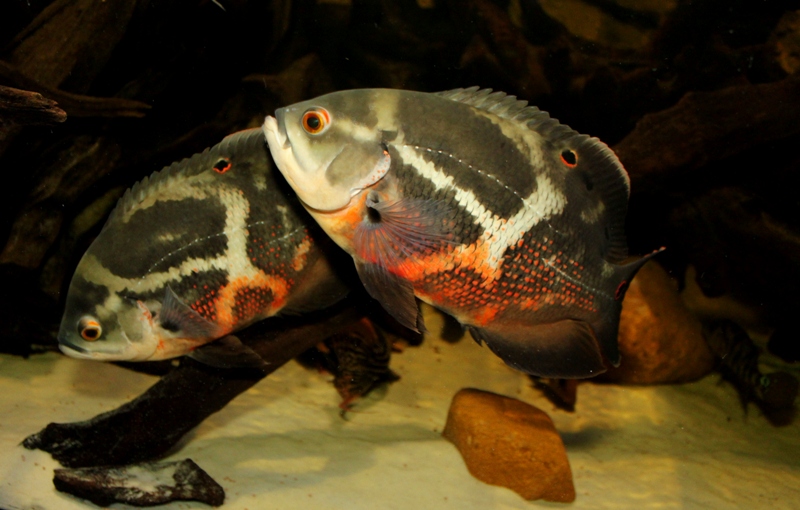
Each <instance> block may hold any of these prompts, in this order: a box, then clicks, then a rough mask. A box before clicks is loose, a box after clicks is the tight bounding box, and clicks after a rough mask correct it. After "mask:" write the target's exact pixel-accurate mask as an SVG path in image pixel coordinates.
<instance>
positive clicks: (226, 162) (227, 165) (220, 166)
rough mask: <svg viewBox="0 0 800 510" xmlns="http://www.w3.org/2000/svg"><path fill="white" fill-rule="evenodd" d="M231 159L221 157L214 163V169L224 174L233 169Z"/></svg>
mask: <svg viewBox="0 0 800 510" xmlns="http://www.w3.org/2000/svg"><path fill="white" fill-rule="evenodd" d="M231 166H233V165H231V160H230V159H228V158H219V161H217V162H216V163H214V171H215V172H217V173H218V174H224V173H225V172H227V171H228V170H230V169H231Z"/></svg>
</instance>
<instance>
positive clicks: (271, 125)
mask: <svg viewBox="0 0 800 510" xmlns="http://www.w3.org/2000/svg"><path fill="white" fill-rule="evenodd" d="M263 129H264V135H266V138H267V140H268V141H269V140H270V134H271V135H272V137H273V138H274V142H275V144H276V145H277V146H278V147H280V148H281V149H284V150H286V149H289V148H290V147H291V146H292V143H291V142H290V141H289V133H288V132H287V131H286V108H279V109H277V110H275V116H274V117H272V116H271V115H268V116H267V118H266V119H264V128H263Z"/></svg>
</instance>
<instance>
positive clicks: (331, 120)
mask: <svg viewBox="0 0 800 510" xmlns="http://www.w3.org/2000/svg"><path fill="white" fill-rule="evenodd" d="M490 92H491V91H488V90H483V91H479V90H477V89H468V90H464V89H458V90H454V91H449V92H443V93H440V94H427V93H419V92H409V91H399V90H381V89H377V90H353V91H343V92H337V93H333V94H329V95H326V96H322V97H319V98H317V99H313V100H310V101H307V102H304V103H298V104H296V105H292V106H289V107H287V108H283V109H280V110H278V111H277V112H276V118H271V117H268V118H267V121H266V122H265V125H264V130H265V133H266V136H267V140H268V142H269V145H270V150H271V151H272V153H273V157H274V159H275V162H276V164H277V165H278V167H279V169H280V170H281V172H282V173H283V174H284V175H285V176H286V178H287V181H288V182H289V183H290V185H291V186H292V187H293V189H294V190H295V191H296V192H297V194H298V196H299V197H300V199H301V201H302V202H303V204H304V205H305V206H306V208H307V209H308V210H309V211H310V212H311V215H312V216H313V217H314V219H315V220H316V221H317V222H318V223H319V224H320V225H321V226H322V227H323V229H325V231H326V232H327V233H328V234H329V235H330V236H331V238H332V239H333V240H334V241H335V242H336V243H337V244H339V245H340V246H342V247H343V248H344V249H345V250H346V251H348V253H350V254H351V255H352V256H353V258H354V260H355V263H356V267H357V269H358V271H359V275H360V277H361V280H362V282H363V283H364V285H365V287H366V289H367V290H368V291H369V292H370V294H371V295H372V296H373V297H375V298H376V299H377V300H378V301H380V302H381V303H382V305H383V306H384V307H385V308H386V309H387V310H388V311H389V312H390V313H392V314H393V315H394V316H395V317H396V318H397V319H398V320H399V321H400V322H401V323H403V324H405V325H406V326H408V327H410V328H412V329H414V328H416V327H417V326H418V309H417V306H416V303H415V301H414V297H415V296H416V297H417V298H419V299H421V300H423V301H425V302H428V303H430V304H432V305H434V306H436V307H438V308H439V309H441V310H443V311H445V312H447V313H448V314H450V315H452V316H453V317H455V318H456V319H458V320H459V322H461V323H462V324H463V325H465V326H467V327H468V328H469V330H470V331H471V333H472V335H473V337H474V338H475V339H476V340H478V341H485V342H486V343H487V345H489V347H490V348H491V349H492V350H493V351H494V352H495V353H497V354H498V355H499V356H500V357H501V358H502V359H503V360H504V361H506V363H508V364H509V365H511V366H513V367H516V368H519V369H522V370H524V371H527V372H529V373H532V374H535V375H540V376H546V377H589V376H592V375H596V374H598V373H600V372H602V371H604V370H605V365H604V358H605V360H606V361H608V362H610V363H611V364H614V365H616V364H618V363H619V351H618V348H617V339H616V337H617V327H618V321H619V313H620V308H621V300H622V297H623V296H624V293H625V290H626V287H627V282H628V281H630V279H631V278H632V277H633V275H634V274H635V272H636V271H637V270H638V268H639V267H640V266H641V264H642V263H643V262H644V259H641V260H638V261H636V262H635V263H632V264H627V265H625V264H622V261H623V260H624V259H625V258H626V257H627V245H626V240H625V235H624V223H625V215H626V212H627V200H628V195H629V180H628V176H627V173H626V172H625V170H624V169H623V167H622V165H621V164H620V162H619V160H618V159H617V158H616V156H615V155H614V153H613V152H612V151H611V150H610V149H609V148H608V147H607V146H605V145H604V144H603V143H602V142H600V141H599V140H597V139H595V138H590V137H588V136H586V135H581V134H578V133H576V132H575V131H573V130H572V129H570V128H569V127H567V126H564V125H561V124H559V123H558V121H556V120H554V119H551V118H550V117H549V116H548V115H547V114H546V113H545V112H542V111H540V110H538V109H537V108H535V107H528V106H527V105H526V103H525V102H523V101H518V100H517V99H516V98H514V97H512V96H507V95H505V94H502V93H494V94H491V93H490Z"/></svg>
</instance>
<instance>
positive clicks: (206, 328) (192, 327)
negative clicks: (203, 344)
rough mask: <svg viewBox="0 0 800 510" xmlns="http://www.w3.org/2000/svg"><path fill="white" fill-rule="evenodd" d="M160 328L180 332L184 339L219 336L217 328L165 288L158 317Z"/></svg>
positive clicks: (168, 288)
mask: <svg viewBox="0 0 800 510" xmlns="http://www.w3.org/2000/svg"><path fill="white" fill-rule="evenodd" d="M158 321H159V322H160V323H161V327H163V328H164V329H166V330H169V331H180V332H181V334H182V336H183V337H185V338H192V339H195V340H207V339H209V338H215V337H217V336H219V334H220V332H219V329H220V328H219V326H217V325H216V324H214V323H213V322H211V321H209V320H208V319H206V318H204V317H203V316H202V315H200V314H199V313H197V312H196V311H194V310H192V308H191V307H190V306H188V305H187V304H186V303H184V302H183V301H181V298H179V297H178V295H177V294H175V292H174V291H173V290H172V289H171V288H170V287H169V286H167V288H166V290H165V291H164V301H163V303H162V304H161V312H160V314H159V317H158Z"/></svg>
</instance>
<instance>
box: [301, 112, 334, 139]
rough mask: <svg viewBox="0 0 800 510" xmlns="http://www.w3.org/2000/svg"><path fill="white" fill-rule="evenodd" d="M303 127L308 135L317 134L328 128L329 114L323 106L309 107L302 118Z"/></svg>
mask: <svg viewBox="0 0 800 510" xmlns="http://www.w3.org/2000/svg"><path fill="white" fill-rule="evenodd" d="M302 123H303V129H305V131H306V133H308V134H310V135H319V134H322V133H323V132H325V130H326V129H328V126H329V125H330V123H331V116H330V114H329V113H328V110H326V109H325V108H310V109H308V110H306V112H305V113H304V114H303V118H302Z"/></svg>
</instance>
